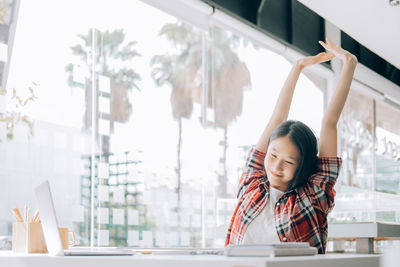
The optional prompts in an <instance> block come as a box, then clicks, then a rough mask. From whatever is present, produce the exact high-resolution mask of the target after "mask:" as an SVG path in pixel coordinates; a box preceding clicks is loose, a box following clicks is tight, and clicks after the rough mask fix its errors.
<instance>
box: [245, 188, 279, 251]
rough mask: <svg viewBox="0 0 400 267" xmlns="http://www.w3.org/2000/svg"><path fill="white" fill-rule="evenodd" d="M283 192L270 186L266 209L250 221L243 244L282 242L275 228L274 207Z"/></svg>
mask: <svg viewBox="0 0 400 267" xmlns="http://www.w3.org/2000/svg"><path fill="white" fill-rule="evenodd" d="M282 194H283V192H282V191H279V190H278V189H275V188H272V187H270V195H269V199H268V201H267V204H266V205H265V207H264V209H263V210H262V211H261V212H260V214H259V215H258V216H257V217H256V218H254V220H253V221H252V222H250V224H249V226H248V227H247V230H246V232H245V233H244V237H243V240H242V242H241V244H243V245H245V244H246V245H249V244H273V243H281V241H280V240H279V237H278V233H277V232H276V228H275V218H274V208H275V204H276V202H277V201H278V199H279V198H280V197H281V196H282Z"/></svg>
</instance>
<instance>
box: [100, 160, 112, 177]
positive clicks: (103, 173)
mask: <svg viewBox="0 0 400 267" xmlns="http://www.w3.org/2000/svg"><path fill="white" fill-rule="evenodd" d="M97 176H98V177H99V178H101V179H108V178H109V177H110V172H109V169H108V163H106V162H99V163H98V164H97Z"/></svg>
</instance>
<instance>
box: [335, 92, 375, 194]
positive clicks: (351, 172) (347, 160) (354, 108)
mask: <svg viewBox="0 0 400 267" xmlns="http://www.w3.org/2000/svg"><path fill="white" fill-rule="evenodd" d="M372 116H373V102H372V99H371V98H369V97H366V96H364V95H362V94H359V93H357V92H355V91H350V94H349V96H348V98H347V101H346V105H345V107H344V110H343V112H342V121H341V124H340V133H341V136H340V138H341V140H340V147H341V149H342V157H343V166H342V177H343V178H342V184H343V185H344V187H343V190H344V191H345V188H348V187H354V188H359V189H362V190H371V189H372V187H373V185H372V182H373V173H372V160H373V159H372V157H371V152H372V142H373V137H372V136H373V135H372V127H373V117H372ZM346 186H347V187H346ZM349 190H350V189H349Z"/></svg>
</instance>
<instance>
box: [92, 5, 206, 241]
mask: <svg viewBox="0 0 400 267" xmlns="http://www.w3.org/2000/svg"><path fill="white" fill-rule="evenodd" d="M111 4H112V5H113V6H114V9H113V10H114V11H115V12H116V14H118V18H116V17H115V16H111V17H107V16H104V19H102V20H101V24H99V25H101V26H99V29H98V34H99V38H98V42H99V43H98V45H99V49H98V52H99V53H101V56H99V60H98V70H99V71H98V73H99V74H100V75H101V77H99V78H101V79H104V80H108V84H109V88H108V90H109V91H110V93H109V94H107V93H102V92H101V91H102V89H101V88H100V87H99V90H100V97H99V104H101V103H100V99H101V97H104V98H105V99H104V104H105V105H107V106H109V107H110V111H109V112H101V111H100V110H99V116H100V118H99V120H103V121H104V123H106V124H107V125H109V130H107V131H106V132H102V129H101V128H99V132H98V134H99V136H100V137H101V138H100V143H99V145H100V149H101V157H99V159H98V162H97V163H96V164H98V166H104V168H105V169H106V170H107V171H106V172H107V175H105V176H104V177H99V178H100V179H99V180H98V186H97V189H96V190H97V192H96V194H97V196H98V198H97V202H96V217H97V218H98V220H97V225H96V232H97V245H99V246H107V245H110V246H133V247H153V246H154V247H177V246H178V247H189V246H191V247H193V246H197V247H200V246H201V232H202V203H203V202H202V201H203V198H202V183H203V179H206V177H207V174H206V173H205V172H206V170H207V168H206V166H207V165H206V164H205V163H204V162H205V161H204V160H205V157H204V155H206V153H205V151H207V145H208V142H207V140H206V139H204V137H205V136H204V135H205V134H204V133H203V131H202V127H201V119H200V117H201V107H200V103H199V100H198V99H196V101H195V100H193V99H192V95H194V94H195V93H197V94H198V95H201V79H202V77H201V74H202V73H201V67H202V38H201V35H202V32H201V31H200V30H199V29H197V28H195V27H193V26H190V25H188V24H185V23H183V22H182V21H179V20H177V19H176V18H174V17H172V16H170V15H168V14H165V13H164V12H161V11H159V10H157V9H155V8H153V7H150V6H147V5H146V4H143V3H141V2H139V1H133V2H132V3H127V2H126V1H122V2H118V3H114V1H105V2H104V4H103V3H101V4H97V8H96V10H97V11H99V12H100V13H104V14H106V13H107V12H108V10H109V5H111ZM100 81H101V80H100V79H99V82H100ZM99 86H100V83H99ZM99 108H102V107H101V105H100V106H99ZM99 126H101V124H99ZM209 179H212V177H210V178H209Z"/></svg>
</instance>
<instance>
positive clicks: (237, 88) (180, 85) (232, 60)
mask: <svg viewBox="0 0 400 267" xmlns="http://www.w3.org/2000/svg"><path fill="white" fill-rule="evenodd" d="M160 35H163V36H165V37H166V39H167V40H168V41H170V42H171V43H172V44H173V45H174V47H176V53H175V54H163V55H155V56H154V57H153V58H152V60H151V62H150V65H151V67H152V68H153V70H152V78H153V79H154V81H155V83H156V84H157V85H158V86H162V85H164V84H168V85H170V86H171V87H172V92H171V98H170V101H171V107H172V113H173V116H174V118H175V119H176V120H177V121H178V127H179V136H178V147H177V168H176V173H177V179H178V186H177V193H178V203H179V200H180V187H181V185H180V180H181V170H180V161H181V160H180V151H181V145H182V118H189V117H190V115H191V113H192V109H193V102H197V103H202V101H201V95H202V94H201V90H202V82H206V84H208V85H210V88H209V91H210V94H209V98H208V103H207V105H208V107H210V108H213V109H214V114H215V118H214V123H213V124H212V126H214V127H219V128H222V129H224V140H223V141H221V144H222V145H223V146H224V153H223V155H222V156H221V159H220V161H221V162H222V163H223V166H224V168H223V170H222V173H219V175H218V176H219V179H218V180H219V196H220V197H223V196H225V195H226V192H227V171H226V150H227V145H228V142H227V130H228V125H229V123H230V122H232V121H233V120H234V119H235V118H236V117H237V116H239V115H240V114H241V112H242V100H243V90H244V89H245V88H246V87H247V86H249V85H250V73H249V71H248V69H247V67H246V65H245V64H244V63H243V62H241V61H240V59H239V58H238V56H237V54H236V53H235V52H234V50H235V49H236V48H237V47H238V46H239V45H240V39H239V38H237V37H235V36H232V35H230V34H228V33H227V32H226V31H223V30H222V29H219V28H216V27H214V28H212V29H211V30H210V37H211V38H210V40H209V43H208V45H207V47H208V48H207V51H206V52H207V53H206V54H207V57H208V60H209V62H210V65H211V68H208V70H207V71H208V80H207V81H206V80H204V78H203V77H202V75H201V72H202V64H203V63H204V62H203V59H202V52H203V50H202V38H201V33H200V32H199V31H196V30H195V29H194V28H193V27H191V26H189V25H187V24H184V23H182V22H178V23H175V24H166V25H165V26H164V27H163V28H162V29H161V31H160ZM199 81H200V82H199Z"/></svg>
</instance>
